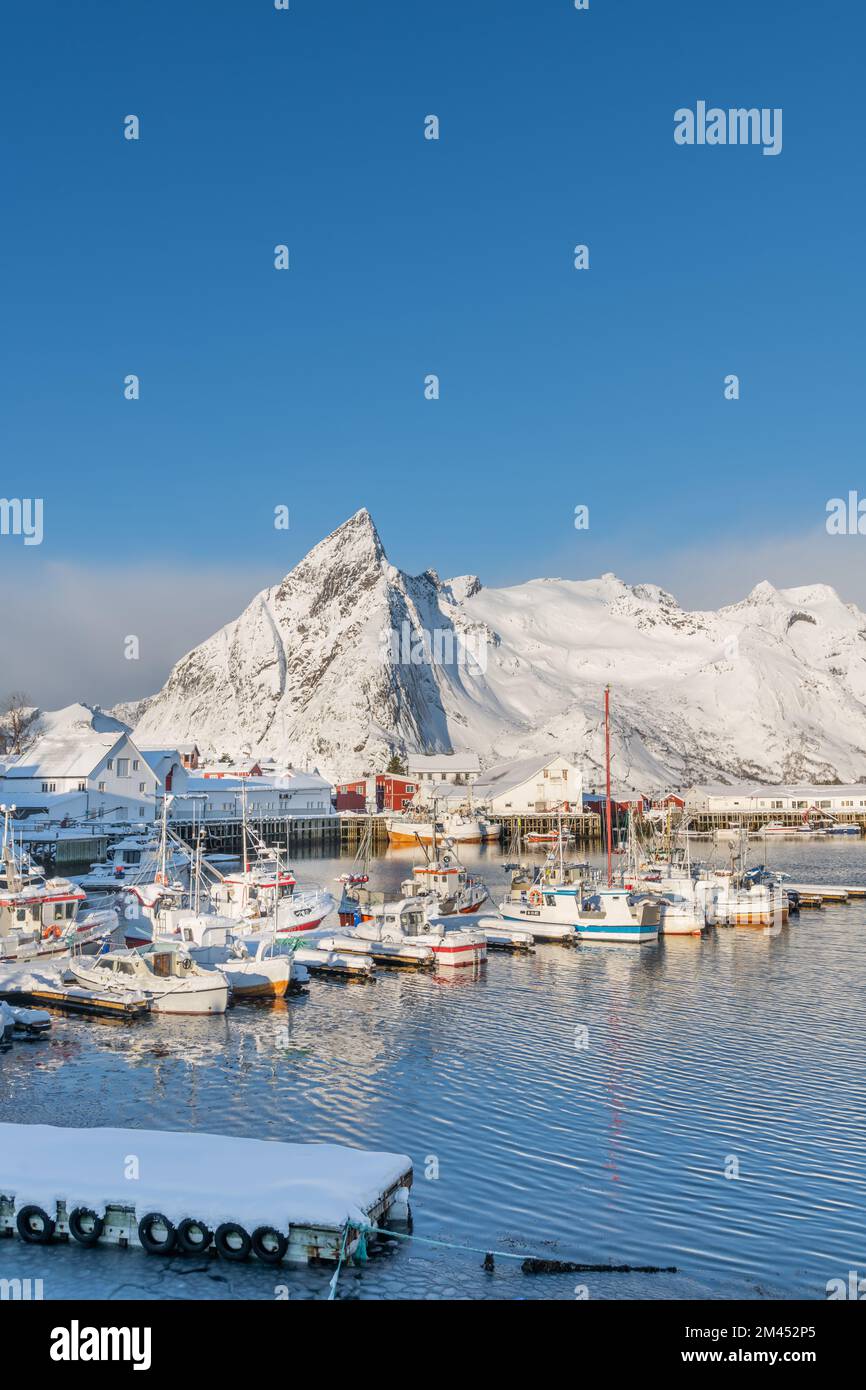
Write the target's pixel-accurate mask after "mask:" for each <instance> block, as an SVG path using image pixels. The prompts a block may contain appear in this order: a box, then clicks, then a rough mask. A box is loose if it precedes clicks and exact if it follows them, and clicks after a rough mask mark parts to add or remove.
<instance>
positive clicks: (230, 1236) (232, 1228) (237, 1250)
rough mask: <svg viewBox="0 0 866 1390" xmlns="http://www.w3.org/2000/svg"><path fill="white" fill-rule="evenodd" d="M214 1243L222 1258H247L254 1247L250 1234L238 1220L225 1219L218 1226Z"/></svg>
mask: <svg viewBox="0 0 866 1390" xmlns="http://www.w3.org/2000/svg"><path fill="white" fill-rule="evenodd" d="M213 1243H214V1246H215V1248H216V1252H217V1254H218V1255H219V1257H220V1259H222V1260H245V1259H247V1258H248V1256H249V1253H250V1251H251V1250H252V1248H253V1242H252V1240H251V1239H250V1237H249V1235H248V1234H247V1232H246V1231H245V1230H244V1228H243V1226H239V1225H238V1224H237V1222H236V1221H224V1222H223V1224H222V1225H221V1226H217V1228H216V1233H215V1235H214V1238H213Z"/></svg>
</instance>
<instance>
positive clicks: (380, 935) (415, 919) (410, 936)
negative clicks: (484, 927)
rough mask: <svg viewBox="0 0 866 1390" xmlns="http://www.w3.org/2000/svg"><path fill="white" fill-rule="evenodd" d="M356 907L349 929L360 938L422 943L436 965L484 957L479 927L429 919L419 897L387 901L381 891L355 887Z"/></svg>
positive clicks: (387, 942) (411, 944)
mask: <svg viewBox="0 0 866 1390" xmlns="http://www.w3.org/2000/svg"><path fill="white" fill-rule="evenodd" d="M358 898H359V911H358V915H357V918H356V924H355V926H354V929H353V930H352V931H351V932H350V933H349V934H350V935H351V936H354V937H355V938H357V939H358V940H360V941H365V942H370V943H374V944H375V943H378V944H384V945H391V946H400V947H403V948H405V947H409V948H412V951H413V952H414V950H415V948H417V947H419V946H420V947H423V948H425V950H426V949H428V948H429V950H430V951H431V952H432V955H433V962H434V964H435V965H437V966H447V967H449V968H454V967H458V966H467V965H480V964H481V962H482V961H484V960H486V959H487V938H486V937H485V935H484V933H483V932H482V931H476V930H474V929H472V928H464V927H452V926H449V925H448V923H447V922H446V921H440V920H437V919H435V918H433V919H431V918H430V917H428V915H427V907H428V904H427V903H426V902H425V900H424V899H423V898H401V899H398V900H397V901H395V902H389V901H388V900H387V899H386V897H385V894H384V893H376V892H373V891H371V890H370V889H364V888H362V889H359V890H358Z"/></svg>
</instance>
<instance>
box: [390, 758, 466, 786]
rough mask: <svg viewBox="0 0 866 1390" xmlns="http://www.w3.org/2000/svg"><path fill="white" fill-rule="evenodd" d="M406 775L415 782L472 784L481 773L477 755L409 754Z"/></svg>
mask: <svg viewBox="0 0 866 1390" xmlns="http://www.w3.org/2000/svg"><path fill="white" fill-rule="evenodd" d="M406 766H407V769H408V775H409V776H410V777H412V778H413V779H414V780H415V781H416V782H460V783H467V782H474V781H475V780H476V778H477V777H479V776H480V773H481V764H480V762H479V761H478V754H477V753H410V754H409V755H408V757H407V759H406Z"/></svg>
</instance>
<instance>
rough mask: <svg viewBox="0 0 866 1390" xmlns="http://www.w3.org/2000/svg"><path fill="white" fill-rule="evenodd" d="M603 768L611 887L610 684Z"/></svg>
mask: <svg viewBox="0 0 866 1390" xmlns="http://www.w3.org/2000/svg"><path fill="white" fill-rule="evenodd" d="M604 768H605V778H606V783H607V796H606V798H605V803H604V820H605V831H606V834H607V886H608V888H612V887H613V869H612V867H611V843H610V839H611V830H610V686H609V685H606V686H605V687H604Z"/></svg>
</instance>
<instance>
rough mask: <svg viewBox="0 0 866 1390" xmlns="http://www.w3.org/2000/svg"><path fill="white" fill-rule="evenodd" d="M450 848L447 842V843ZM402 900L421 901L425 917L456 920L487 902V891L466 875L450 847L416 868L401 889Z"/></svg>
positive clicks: (434, 845)
mask: <svg viewBox="0 0 866 1390" xmlns="http://www.w3.org/2000/svg"><path fill="white" fill-rule="evenodd" d="M449 844H450V842H449ZM400 891H401V892H402V894H403V896H404V898H420V899H422V901H423V902H425V903H426V904H427V916H428V917H456V916H460V915H461V914H466V913H470V912H478V910H479V909H480V908H481V906H482V904H483V903H484V902H485V901H486V899H487V888H486V886H485V884H484V883H483V882H482V880H481V879H480V878H477V877H476V876H475V875H474V874H470V873H467V871H466V869H465V868H464V867H463V865H462V864H461V863H460V860H459V859H458V858H457V856H456V854H454V852H453V850H452V849H451V848H450V847H449V848H448V849H445V850H443V851H442V852H441V853H440V851H439V845H438V841H436V840H434V842H433V854H432V855H431V856H430V858H429V859H428V860H427V862H426V863H424V864H416V865H414V867H413V869H412V877H411V878H407V879H404V881H403V883H402V884H401V885H400Z"/></svg>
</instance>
